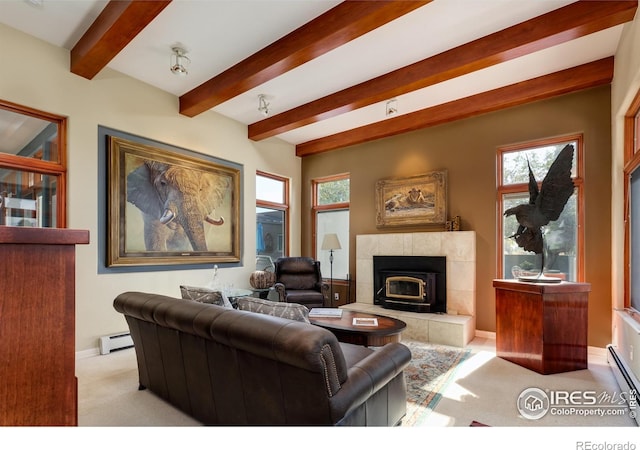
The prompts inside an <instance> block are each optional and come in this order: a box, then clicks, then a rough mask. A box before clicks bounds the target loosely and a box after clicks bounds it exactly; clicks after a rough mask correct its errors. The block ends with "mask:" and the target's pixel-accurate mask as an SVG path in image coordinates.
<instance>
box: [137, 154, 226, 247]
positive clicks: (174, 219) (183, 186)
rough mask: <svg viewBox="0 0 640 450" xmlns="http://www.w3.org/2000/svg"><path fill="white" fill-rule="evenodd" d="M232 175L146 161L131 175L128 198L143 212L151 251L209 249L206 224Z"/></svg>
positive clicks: (210, 221) (212, 221)
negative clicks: (229, 176) (225, 175)
mask: <svg viewBox="0 0 640 450" xmlns="http://www.w3.org/2000/svg"><path fill="white" fill-rule="evenodd" d="M229 184H230V183H229V178H227V177H223V176H221V175H218V174H214V173H209V172H203V171H200V170H195V169H190V168H187V167H182V166H177V165H171V164H165V163H161V162H158V161H145V162H144V163H143V164H142V165H140V166H139V167H138V168H136V169H135V170H133V171H131V172H130V173H129V175H127V201H128V202H130V203H131V204H133V205H134V206H136V207H137V208H138V209H139V210H140V211H141V212H142V215H143V220H144V243H145V248H146V249H147V251H188V250H190V248H191V249H193V251H208V248H207V242H206V240H205V224H206V223H208V224H211V225H215V226H218V225H222V224H223V223H224V218H223V217H219V218H217V219H216V218H213V213H214V212H215V209H216V208H217V207H218V206H219V205H220V204H221V203H222V201H223V199H224V196H225V194H226V192H227V190H228V188H229Z"/></svg>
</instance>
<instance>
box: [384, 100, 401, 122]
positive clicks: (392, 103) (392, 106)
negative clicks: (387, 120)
mask: <svg viewBox="0 0 640 450" xmlns="http://www.w3.org/2000/svg"><path fill="white" fill-rule="evenodd" d="M397 112H398V100H396V99H395V98H394V99H392V100H389V101H388V102H387V110H386V113H387V117H389V116H393V115H395V114H396V113H397Z"/></svg>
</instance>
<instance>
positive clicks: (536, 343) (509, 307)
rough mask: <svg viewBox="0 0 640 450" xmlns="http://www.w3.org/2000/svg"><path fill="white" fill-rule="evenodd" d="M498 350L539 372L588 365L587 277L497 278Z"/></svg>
mask: <svg viewBox="0 0 640 450" xmlns="http://www.w3.org/2000/svg"><path fill="white" fill-rule="evenodd" d="M493 287H494V288H495V291H496V355H497V356H498V357H500V358H503V359H506V360H508V361H511V362H513V363H515V364H518V365H520V366H522V367H526V368H527V369H531V370H534V371H536V372H538V373H541V374H545V375H546V374H551V373H559V372H569V371H572V370H581V369H586V368H587V320H588V318H587V309H588V300H589V298H588V296H589V291H590V290H591V285H590V284H588V283H569V282H565V281H563V282H561V283H553V284H544V283H528V282H521V281H516V280H494V281H493Z"/></svg>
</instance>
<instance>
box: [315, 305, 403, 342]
mask: <svg viewBox="0 0 640 450" xmlns="http://www.w3.org/2000/svg"><path fill="white" fill-rule="evenodd" d="M354 318H355V319H364V322H367V319H376V320H377V322H378V325H377V326H372V325H354V320H353V319H354ZM309 321H310V322H311V323H312V324H314V325H317V326H319V327H322V328H326V329H327V330H329V331H331V332H332V333H333V334H334V335H335V336H336V338H338V341H340V342H347V343H349V344H358V345H364V346H367V347H380V346H383V345H385V344H388V343H389V342H400V333H402V330H404V329H405V328H406V327H407V324H406V323H404V322H403V321H402V320H398V319H394V318H393V317H386V316H379V315H377V314H368V313H362V312H358V311H348V310H344V309H343V310H342V317H317V318H315V317H313V318H312V317H309Z"/></svg>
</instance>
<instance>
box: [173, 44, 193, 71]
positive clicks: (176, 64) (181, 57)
mask: <svg viewBox="0 0 640 450" xmlns="http://www.w3.org/2000/svg"><path fill="white" fill-rule="evenodd" d="M171 51H172V52H173V54H172V55H171V65H170V66H169V68H170V69H171V72H172V73H173V74H174V75H187V74H188V73H189V71H188V70H187V67H188V66H189V64H191V60H190V59H189V58H187V57H186V56H185V55H186V54H187V51H186V50H185V49H183V48H182V47H172V48H171Z"/></svg>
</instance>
